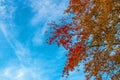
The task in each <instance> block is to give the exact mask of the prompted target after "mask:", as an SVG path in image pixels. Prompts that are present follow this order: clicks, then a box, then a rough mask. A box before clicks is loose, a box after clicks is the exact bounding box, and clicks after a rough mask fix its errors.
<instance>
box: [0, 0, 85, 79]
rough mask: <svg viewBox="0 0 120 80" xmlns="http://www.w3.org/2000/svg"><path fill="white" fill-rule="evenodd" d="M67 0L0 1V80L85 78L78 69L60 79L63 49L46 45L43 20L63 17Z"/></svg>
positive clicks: (63, 57) (45, 28) (63, 60)
mask: <svg viewBox="0 0 120 80" xmlns="http://www.w3.org/2000/svg"><path fill="white" fill-rule="evenodd" d="M67 5H68V1H67V0H0V80H85V78H84V73H83V71H82V66H81V67H80V68H81V71H80V72H71V73H70V76H69V77H68V78H62V77H61V75H62V70H63V68H64V65H65V62H66V56H65V54H66V51H65V49H64V48H62V47H60V48H58V47H57V45H54V44H53V45H48V44H46V38H47V37H48V36H46V34H45V31H46V30H47V29H48V28H49V26H48V25H47V23H48V22H49V21H51V20H53V21H57V20H59V19H60V18H62V17H63V16H65V15H63V12H64V10H65V9H66V7H67Z"/></svg>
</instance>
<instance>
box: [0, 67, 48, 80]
mask: <svg viewBox="0 0 120 80" xmlns="http://www.w3.org/2000/svg"><path fill="white" fill-rule="evenodd" d="M0 78H1V79H2V80H50V79H48V78H47V77H46V75H45V74H44V71H43V70H42V69H41V70H39V69H38V68H36V67H25V66H19V65H17V66H10V65H9V66H8V67H6V68H4V69H3V70H2V71H1V72H0Z"/></svg>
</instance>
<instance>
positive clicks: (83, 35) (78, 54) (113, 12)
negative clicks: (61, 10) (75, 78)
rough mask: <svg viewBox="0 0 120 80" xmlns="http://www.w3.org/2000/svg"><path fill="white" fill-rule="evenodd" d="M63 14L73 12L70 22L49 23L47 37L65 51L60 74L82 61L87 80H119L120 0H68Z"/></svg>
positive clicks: (71, 69) (48, 40)
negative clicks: (65, 54) (64, 59)
mask: <svg viewBox="0 0 120 80" xmlns="http://www.w3.org/2000/svg"><path fill="white" fill-rule="evenodd" d="M65 13H67V14H74V17H72V21H69V20H68V19H63V20H62V21H63V22H64V24H62V25H61V24H57V23H55V22H53V23H51V24H49V25H50V26H52V29H51V30H50V34H51V37H50V38H48V39H47V42H48V43H49V44H53V43H56V44H58V46H60V45H62V46H63V47H64V48H65V49H66V50H68V53H67V62H66V64H65V67H64V70H63V76H64V75H66V76H68V75H69V71H73V70H75V67H76V66H79V63H84V72H85V75H86V79H87V80H90V79H91V78H94V79H95V80H111V79H112V80H119V79H120V25H119V24H120V0H70V3H69V6H68V8H67V9H66V10H65ZM67 20H68V21H69V22H67ZM65 21H66V23H65ZM90 39H91V40H90Z"/></svg>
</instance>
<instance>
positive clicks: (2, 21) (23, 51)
mask: <svg viewBox="0 0 120 80" xmlns="http://www.w3.org/2000/svg"><path fill="white" fill-rule="evenodd" d="M5 4H7V5H5ZM12 4H13V2H12V1H9V0H7V1H5V0H0V12H2V13H0V16H1V17H0V31H1V32H2V33H3V35H4V37H5V38H6V40H7V42H8V43H9V45H10V46H11V48H12V49H13V50H14V53H15V54H16V56H17V58H18V59H19V60H20V61H24V60H25V59H26V60H25V61H29V59H28V58H29V54H30V51H29V49H27V48H26V47H25V46H23V44H22V43H20V42H19V41H18V40H17V39H16V38H15V35H16V34H15V32H16V31H15V29H14V23H12V19H13V18H12V17H13V15H14V11H15V7H13V5H12ZM8 20H9V21H8ZM12 29H13V30H12ZM27 57H28V58H27ZM23 59H24V60H23ZM27 59H28V60H27Z"/></svg>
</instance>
